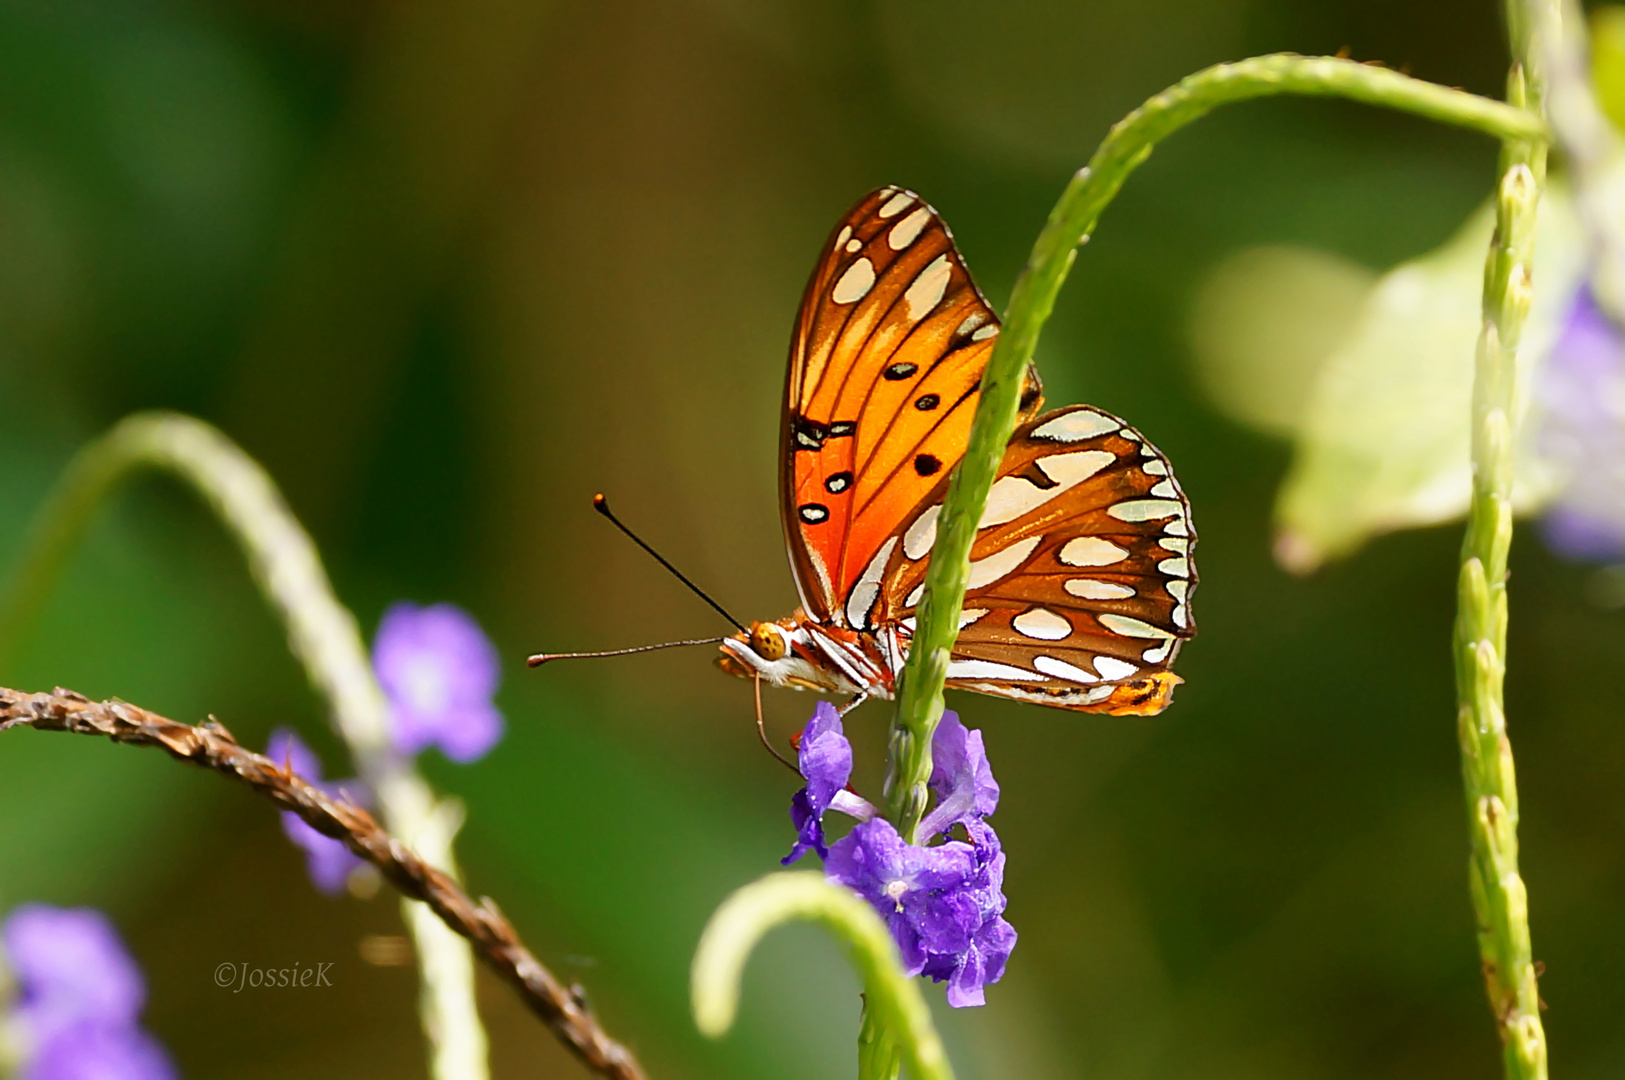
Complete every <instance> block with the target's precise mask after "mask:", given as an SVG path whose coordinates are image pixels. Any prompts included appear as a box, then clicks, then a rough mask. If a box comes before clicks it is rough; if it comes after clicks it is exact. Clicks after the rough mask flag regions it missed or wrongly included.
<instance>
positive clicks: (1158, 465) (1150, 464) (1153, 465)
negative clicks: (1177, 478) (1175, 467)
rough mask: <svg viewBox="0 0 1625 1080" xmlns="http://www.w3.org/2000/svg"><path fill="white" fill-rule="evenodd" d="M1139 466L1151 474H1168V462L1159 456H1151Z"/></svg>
mask: <svg viewBox="0 0 1625 1080" xmlns="http://www.w3.org/2000/svg"><path fill="white" fill-rule="evenodd" d="M1140 468H1142V469H1144V470H1145V471H1146V472H1148V473H1150V474H1151V475H1152V476H1167V475H1168V463H1167V462H1166V461H1164V460H1162V459H1161V458H1152V459H1151V460H1150V461H1147V462H1145V463H1144V464H1142V465H1141V466H1140Z"/></svg>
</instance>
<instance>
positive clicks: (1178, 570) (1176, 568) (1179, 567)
mask: <svg viewBox="0 0 1625 1080" xmlns="http://www.w3.org/2000/svg"><path fill="white" fill-rule="evenodd" d="M1157 569H1158V570H1161V571H1162V572H1163V573H1164V574H1167V575H1168V576H1169V577H1181V578H1182V577H1190V576H1191V561H1190V560H1189V559H1187V558H1185V557H1184V556H1183V555H1181V556H1179V557H1178V558H1174V559H1164V560H1162V561H1161V562H1159V563H1158V564H1157Z"/></svg>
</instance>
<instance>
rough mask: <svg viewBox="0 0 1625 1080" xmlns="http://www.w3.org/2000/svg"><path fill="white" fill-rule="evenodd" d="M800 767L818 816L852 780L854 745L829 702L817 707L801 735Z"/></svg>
mask: <svg viewBox="0 0 1625 1080" xmlns="http://www.w3.org/2000/svg"><path fill="white" fill-rule="evenodd" d="M797 766H798V768H799V769H800V771H801V775H802V776H803V777H805V778H806V780H807V791H808V796H809V798H810V799H811V801H812V805H813V806H814V807H815V808H816V809H817V810H818V812H819V813H822V812H823V811H824V809H825V808H826V807H828V806H829V802H830V800H831V799H832V798H834V797H835V793H836V792H837V791H839V790H841V789H842V788H844V787H845V786H846V784H847V781H848V780H850V779H851V778H852V744H851V743H850V742H848V741H847V739H846V733H845V731H844V730H843V729H842V727H841V716H840V714H839V713H838V712H836V711H835V707H834V706H833V705H831V704H830V703H829V702H827V701H820V702H819V703H818V706H817V707H816V708H815V709H814V710H813V715H812V719H811V720H809V721H808V722H807V726H806V728H804V729H803V730H802V732H801V742H800V750H799V754H798V757H797Z"/></svg>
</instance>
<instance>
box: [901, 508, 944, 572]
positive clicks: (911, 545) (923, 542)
mask: <svg viewBox="0 0 1625 1080" xmlns="http://www.w3.org/2000/svg"><path fill="white" fill-rule="evenodd" d="M941 513H942V504H941V503H938V504H937V505H936V506H928V507H926V509H925V511H924V512H923V513H921V514H920V516H919V517H917V518H915V519H914V524H912V525H910V526H909V527H908V532H906V533H904V534H903V554H904V555H907V556H908V557H909V558H910V559H923V558H925V556H926V555H927V554H929V553H930V551H931V545H932V544H934V543H936V542H937V515H939V514H941Z"/></svg>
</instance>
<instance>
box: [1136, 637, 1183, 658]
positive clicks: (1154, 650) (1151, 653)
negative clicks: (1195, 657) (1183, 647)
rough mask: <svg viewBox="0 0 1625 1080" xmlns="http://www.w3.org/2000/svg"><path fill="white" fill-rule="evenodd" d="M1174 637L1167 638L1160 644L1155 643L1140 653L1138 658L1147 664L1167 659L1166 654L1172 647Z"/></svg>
mask: <svg viewBox="0 0 1625 1080" xmlns="http://www.w3.org/2000/svg"><path fill="white" fill-rule="evenodd" d="M1174 640H1175V639H1174V638H1169V639H1168V640H1167V641H1164V642H1163V643H1162V644H1161V645H1155V646H1153V647H1151V648H1149V649H1147V650H1145V652H1144V653H1142V654H1141V655H1140V659H1142V660H1144V661H1145V662H1146V663H1148V664H1160V663H1162V662H1163V661H1164V660H1166V659H1168V654H1169V653H1170V652H1172V651H1173V649H1174Z"/></svg>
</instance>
